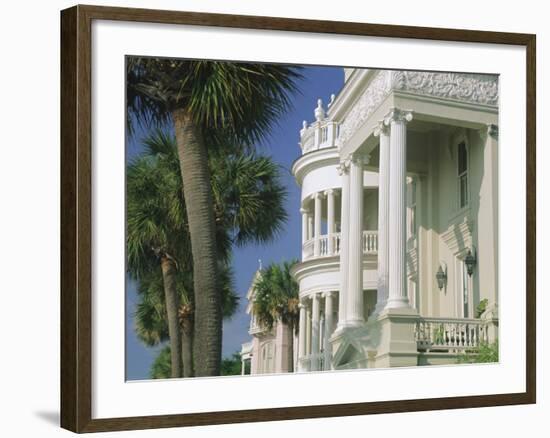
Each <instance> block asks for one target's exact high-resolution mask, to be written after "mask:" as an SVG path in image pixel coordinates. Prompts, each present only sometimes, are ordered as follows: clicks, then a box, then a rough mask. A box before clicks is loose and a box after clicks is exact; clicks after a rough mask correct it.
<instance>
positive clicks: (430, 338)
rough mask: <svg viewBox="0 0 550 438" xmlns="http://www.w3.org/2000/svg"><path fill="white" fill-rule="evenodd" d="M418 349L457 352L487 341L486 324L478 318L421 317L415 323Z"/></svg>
mask: <svg viewBox="0 0 550 438" xmlns="http://www.w3.org/2000/svg"><path fill="white" fill-rule="evenodd" d="M415 337H416V343H417V347H418V350H419V351H426V352H430V351H431V352H434V351H439V352H447V353H458V352H461V351H464V350H469V349H476V348H478V347H479V345H480V343H483V342H487V341H488V332H487V325H486V323H485V322H484V321H482V320H479V319H462V318H458V319H451V318H422V319H421V320H420V321H418V322H417V324H416V329H415Z"/></svg>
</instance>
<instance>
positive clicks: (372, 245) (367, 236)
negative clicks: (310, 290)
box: [302, 231, 378, 260]
mask: <svg viewBox="0 0 550 438" xmlns="http://www.w3.org/2000/svg"><path fill="white" fill-rule="evenodd" d="M330 239H332V248H333V253H332V254H331V253H330V251H329V248H330V246H329V240H330ZM340 243H341V240H340V233H332V234H323V235H321V236H319V257H327V256H337V255H339V254H340V246H341V245H340ZM362 245H363V254H369V255H371V254H376V253H377V251H378V231H363V244H362ZM314 248H315V238H313V239H309V240H307V241H306V242H304V244H303V246H302V260H306V259H309V258H311V257H313V256H314Z"/></svg>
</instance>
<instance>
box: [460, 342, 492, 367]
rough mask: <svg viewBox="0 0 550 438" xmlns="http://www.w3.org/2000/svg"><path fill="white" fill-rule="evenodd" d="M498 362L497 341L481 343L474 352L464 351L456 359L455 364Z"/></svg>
mask: <svg viewBox="0 0 550 438" xmlns="http://www.w3.org/2000/svg"><path fill="white" fill-rule="evenodd" d="M493 362H498V341H495V342H493V343H492V344H489V343H487V342H482V343H481V344H480V345H479V348H477V349H476V350H470V351H465V352H464V353H462V354H460V355H459V356H458V358H457V363H493Z"/></svg>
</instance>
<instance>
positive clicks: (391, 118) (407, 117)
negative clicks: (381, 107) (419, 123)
mask: <svg viewBox="0 0 550 438" xmlns="http://www.w3.org/2000/svg"><path fill="white" fill-rule="evenodd" d="M412 119H413V112H412V111H411V110H403V109H400V108H391V109H390V111H389V112H388V114H387V115H386V116H385V117H384V125H386V126H390V125H391V124H392V123H407V122H410V121H411V120H412Z"/></svg>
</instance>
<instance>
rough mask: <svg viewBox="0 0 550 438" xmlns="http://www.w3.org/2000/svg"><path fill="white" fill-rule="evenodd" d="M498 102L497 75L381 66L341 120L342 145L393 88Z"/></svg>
mask: <svg viewBox="0 0 550 438" xmlns="http://www.w3.org/2000/svg"><path fill="white" fill-rule="evenodd" d="M392 90H398V91H406V92H410V93H415V94H421V95H426V96H434V97H438V98H442V99H452V100H456V101H462V102H468V103H477V104H484V105H498V76H497V75H483V74H473V73H440V72H423V71H394V70H380V71H378V72H377V74H376V76H375V77H374V79H372V81H371V82H370V83H369V84H368V86H367V87H366V89H365V91H364V92H363V94H362V95H361V96H360V97H359V98H358V99H357V101H356V102H355V103H354V105H353V108H352V109H351V110H350V111H349V113H348V114H347V115H346V116H345V118H344V119H343V120H342V122H341V124H340V137H339V139H338V146H339V147H341V146H343V145H344V144H345V143H346V142H347V141H348V140H349V139H350V138H351V137H352V136H353V134H354V133H355V132H356V131H357V130H358V129H359V128H360V127H361V126H362V125H363V124H364V123H365V121H366V120H367V119H368V118H369V117H370V115H371V114H372V113H373V112H374V111H375V110H376V108H378V106H379V105H380V104H381V103H382V101H383V100H384V99H385V98H386V96H387V95H388V94H389V93H390V92H391V91H392Z"/></svg>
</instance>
